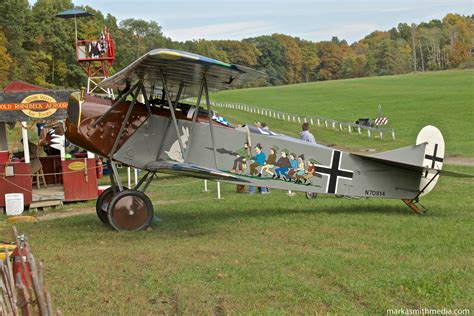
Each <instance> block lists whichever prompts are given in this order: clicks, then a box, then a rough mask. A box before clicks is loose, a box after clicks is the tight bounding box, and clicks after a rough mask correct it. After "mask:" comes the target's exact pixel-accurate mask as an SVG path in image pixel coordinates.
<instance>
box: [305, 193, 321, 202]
mask: <svg viewBox="0 0 474 316" xmlns="http://www.w3.org/2000/svg"><path fill="white" fill-rule="evenodd" d="M305 196H306V198H307V199H309V200H311V199H315V198H317V197H318V193H314V192H306V193H305Z"/></svg>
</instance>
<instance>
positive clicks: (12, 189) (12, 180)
mask: <svg viewBox="0 0 474 316" xmlns="http://www.w3.org/2000/svg"><path fill="white" fill-rule="evenodd" d="M9 166H13V170H14V173H15V175H14V176H13V177H5V176H4V174H5V165H4V164H2V165H0V207H5V194H7V193H23V198H24V200H25V205H30V204H31V197H32V196H31V183H32V178H31V176H30V174H31V169H30V164H27V163H24V162H16V163H11V164H9ZM21 174H26V175H27V176H22V175H21Z"/></svg>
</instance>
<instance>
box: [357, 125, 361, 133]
mask: <svg viewBox="0 0 474 316" xmlns="http://www.w3.org/2000/svg"><path fill="white" fill-rule="evenodd" d="M357 131H358V132H359V134H362V131H361V129H360V126H357Z"/></svg>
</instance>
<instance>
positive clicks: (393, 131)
mask: <svg viewBox="0 0 474 316" xmlns="http://www.w3.org/2000/svg"><path fill="white" fill-rule="evenodd" d="M392 138H393V140H395V130H394V129H392Z"/></svg>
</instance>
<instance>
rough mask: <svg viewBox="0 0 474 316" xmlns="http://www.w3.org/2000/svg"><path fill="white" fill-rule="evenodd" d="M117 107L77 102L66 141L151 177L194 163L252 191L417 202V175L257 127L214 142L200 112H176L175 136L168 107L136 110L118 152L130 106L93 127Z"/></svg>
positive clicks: (219, 127) (222, 128) (221, 133)
mask: <svg viewBox="0 0 474 316" xmlns="http://www.w3.org/2000/svg"><path fill="white" fill-rule="evenodd" d="M112 103H113V102H112V101H110V100H106V99H101V98H96V97H91V96H87V97H86V98H85V99H84V100H82V101H81V100H79V98H78V95H72V96H71V100H70V105H69V108H68V118H67V120H66V136H67V138H68V139H69V140H70V141H71V142H73V143H74V144H76V145H78V146H80V147H82V148H84V149H87V150H89V151H91V152H94V153H96V154H98V155H100V156H103V157H108V158H110V159H113V160H115V161H118V162H120V163H123V164H125V165H130V166H134V167H136V168H140V169H144V170H149V169H150V166H151V165H150V164H153V163H155V162H157V161H173V162H176V163H189V164H193V165H197V166H201V167H203V168H208V169H212V170H219V171H221V172H226V173H228V174H232V175H233V176H235V177H236V178H237V179H238V180H237V181H232V182H234V183H240V184H246V185H255V186H262V187H272V188H277V189H284V190H295V191H305V192H315V193H323V194H325V193H326V194H340V195H348V196H359V197H380V198H396V199H400V198H401V199H410V198H413V197H414V196H416V194H417V192H418V189H419V184H420V175H419V174H418V173H416V172H413V171H410V170H404V169H400V168H396V167H391V166H387V165H384V164H381V163H378V162H374V161H368V160H365V159H362V158H361V157H357V156H355V155H351V154H350V153H344V152H342V151H340V150H337V149H334V148H329V147H326V146H322V145H318V144H312V143H308V142H304V141H302V140H299V139H296V138H293V137H289V136H285V135H281V134H278V133H274V132H272V131H270V130H263V129H261V128H258V127H254V126H245V125H243V126H236V127H233V126H227V125H225V124H221V123H218V122H216V121H212V128H213V132H214V133H213V134H214V143H213V142H212V137H211V136H212V135H211V129H210V125H209V119H208V115H207V112H206V111H203V110H200V112H199V115H198V116H197V122H196V124H195V125H194V126H193V122H192V117H193V115H192V114H193V113H192V112H193V110H194V108H193V107H186V106H180V107H178V106H177V107H176V111H175V113H176V119H177V123H178V129H177V130H176V128H175V126H174V124H173V123H172V117H171V112H170V110H169V108H167V107H156V106H153V107H151V115H150V114H149V112H148V110H147V108H146V106H145V105H144V104H141V103H136V104H135V106H134V108H133V111H132V112H131V114H130V117H129V120H128V121H127V122H125V125H124V129H123V133H122V135H121V137H120V139H119V140H118V146H116V150H115V151H114V152H112V149H113V147H114V143H115V141H116V139H117V135H118V133H119V131H120V128H121V125H122V122H123V120H124V119H125V117H126V112H127V110H128V108H129V106H130V102H128V101H127V102H123V103H121V104H119V105H118V106H117V107H116V108H115V109H114V110H112V111H111V112H110V113H108V114H107V115H106V117H105V119H104V120H102V121H101V122H100V123H99V124H97V126H95V127H94V126H93V124H92V123H93V122H94V121H95V120H96V119H97V118H98V117H99V116H101V115H102V114H104V113H105V112H106V111H107V110H108V109H109V108H110V106H111V105H112ZM178 137H179V138H180V139H181V144H183V147H184V148H183V150H182V149H181V146H180V142H179V141H178ZM183 151H184V152H183ZM214 155H215V157H214ZM216 162H217V164H216Z"/></svg>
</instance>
